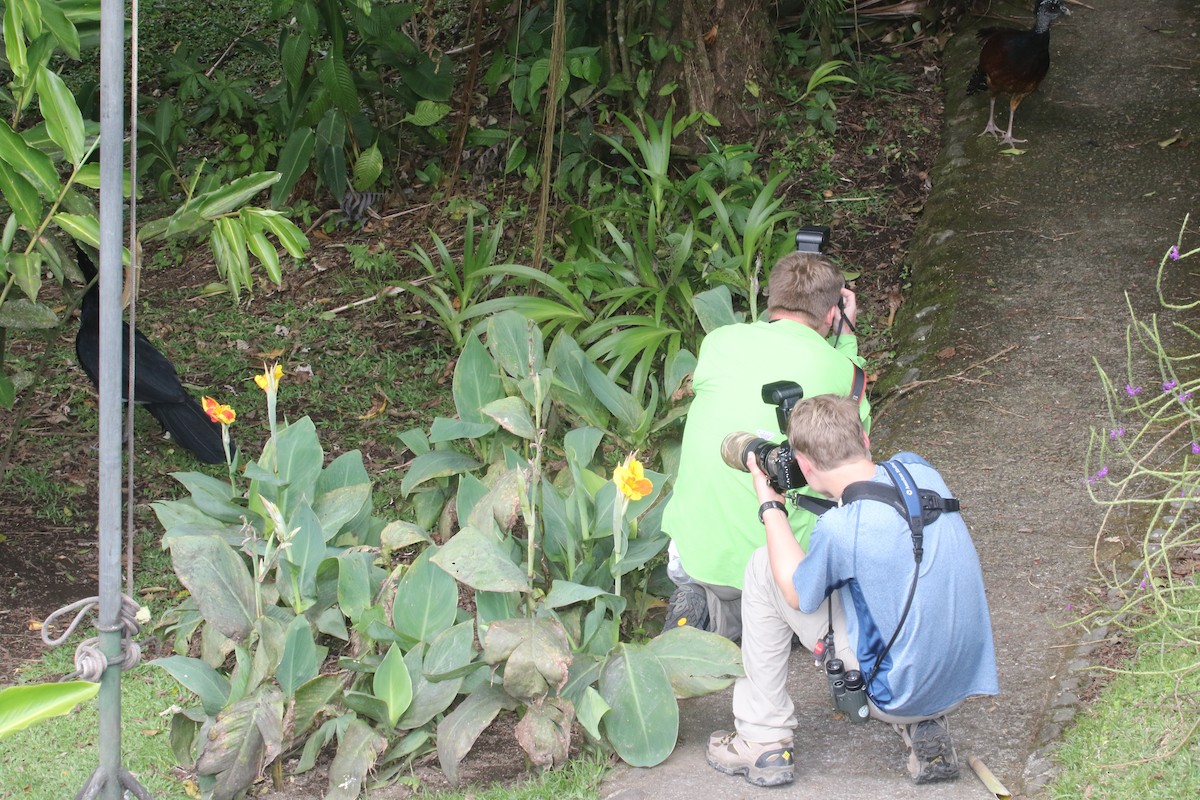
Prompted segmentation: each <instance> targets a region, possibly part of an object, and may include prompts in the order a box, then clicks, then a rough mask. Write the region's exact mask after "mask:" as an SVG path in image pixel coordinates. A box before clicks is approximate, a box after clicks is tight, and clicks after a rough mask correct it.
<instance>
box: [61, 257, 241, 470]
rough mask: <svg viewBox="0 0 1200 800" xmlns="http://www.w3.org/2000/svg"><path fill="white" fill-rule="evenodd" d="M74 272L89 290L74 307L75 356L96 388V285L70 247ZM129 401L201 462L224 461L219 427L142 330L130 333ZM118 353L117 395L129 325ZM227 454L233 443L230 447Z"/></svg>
mask: <svg viewBox="0 0 1200 800" xmlns="http://www.w3.org/2000/svg"><path fill="white" fill-rule="evenodd" d="M76 250H77V252H78V261H79V269H80V271H81V272H83V275H84V277H85V278H86V279H87V280H88V281H93V283H92V286H91V288H89V289H88V290H87V293H86V294H84V296H83V302H82V303H81V304H80V306H79V333H78V334H76V336H75V357H76V358H78V359H79V366H81V367H83V371H84V372H86V373H87V376H88V377H89V378H90V379H91V381H92V383H93V384H95V385H97V386H98V385H99V373H100V287H99V285H98V284H97V283H95V282H94V279H95V278H96V265H95V264H93V263H92V259H91V258H90V257H89V256H88V254H87V253H86V252H84V250H83V248H82V247H79V246H76ZM133 335H134V340H135V346H134V378H133V380H134V383H133V402H135V403H138V404H140V405H142V406H144V407H145V408H146V410H147V411H149V412H150V413H151V414H152V415H154V418H155V419H156V420H158V421H159V423H160V424H161V425H162V426H163V430H165V431H167V432H168V433H169V434H171V438H172V439H174V440H175V441H176V442H178V443H179V444H180V445H182V446H183V447H185V448H187V449H188V450H189V451H191V452H192V454H193V455H195V456H196V458H198V459H200V460H201V461H203V462H204V463H205V464H223V463H225V447H224V444H223V443H222V441H221V426H220V425H219V424H218V423H215V422H213V421H212V420H211V419H209V417H208V414H206V413H205V412H204V409H203V408H201V406H200V403H198V402H197V401H196V398H194V397H192V396H191V395H190V394H188V391H187V389H185V388H183V384H182V383H180V382H179V375H178V374H177V373H176V372H175V365H174V364H172V363H171V362H170V360H168V359H167V357H166V356H164V355H163V354H162V353H161V352H159V351H158V349H157V348H155V346H154V345H153V344H151V343H150V340H149V339H147V338H146V337H145V336H143V335H142V332H141V331H139V330H137V329H136V328H135V329H134V333H133ZM121 350H122V353H123V354H124V362H125V363H124V368H123V369H122V370H121V372H122V375H121V397H122V399H125V400H128V399H129V398H128V397H126V394H127V392H128V387H129V323H127V322H125V321H122V322H121ZM230 452H231V453H232V452H233V444H232V442H231V443H230Z"/></svg>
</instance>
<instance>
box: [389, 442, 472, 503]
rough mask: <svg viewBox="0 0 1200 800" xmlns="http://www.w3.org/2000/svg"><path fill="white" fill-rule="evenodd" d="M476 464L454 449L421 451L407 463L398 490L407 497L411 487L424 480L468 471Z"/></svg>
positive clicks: (413, 487)
mask: <svg viewBox="0 0 1200 800" xmlns="http://www.w3.org/2000/svg"><path fill="white" fill-rule="evenodd" d="M478 466H479V462H478V461H476V460H475V459H473V458H471V457H470V456H469V455H466V454H465V453H459V452H457V451H455V450H433V451H431V452H428V453H422V454H421V455H419V456H417V457H416V458H414V459H413V460H412V463H411V464H409V465H408V472H406V473H405V474H404V480H402V481H400V491H401V492H402V493H403V494H404V495H405V496H406V497H407V496H408V495H409V494H410V493H411V492H412V490H413V489H415V488H417V487H418V486H420V485H421V484H422V483H425V482H426V481H431V480H435V479H437V478H446V477H449V476H451V475H457V474H459V473H460V472H470V471H471V470H473V469H476V468H477V467H478Z"/></svg>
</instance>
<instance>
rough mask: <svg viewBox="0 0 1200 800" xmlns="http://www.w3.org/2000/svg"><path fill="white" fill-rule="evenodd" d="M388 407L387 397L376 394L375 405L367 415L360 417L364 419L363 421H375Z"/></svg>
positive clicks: (379, 393)
mask: <svg viewBox="0 0 1200 800" xmlns="http://www.w3.org/2000/svg"><path fill="white" fill-rule="evenodd" d="M387 407H388V399H387V395H385V394H384V393H383V392H376V393H375V405H373V406H371V407H370V408H369V409H368V410H367V413H365V414H363V415H362V416H361V417H359V419H362V420H366V419H375V418H376V417H378V416H379V415H380V414H383V413H384V412H386V411H387Z"/></svg>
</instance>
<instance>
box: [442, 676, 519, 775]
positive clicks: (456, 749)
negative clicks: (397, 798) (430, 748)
mask: <svg viewBox="0 0 1200 800" xmlns="http://www.w3.org/2000/svg"><path fill="white" fill-rule="evenodd" d="M516 705H517V704H516V703H515V702H514V701H513V699H512V698H511V697H509V696H508V695H507V694H506V693H505V692H504V691H503V690H502V689H500V688H499V687H496V686H487V685H485V686H482V687H480V688H479V689H476V690H475V691H474V692H472V693H471V694H470V695H469V696H468V697H467V699H466V700H463V701H462V703H460V704H459V706H458V708H456V709H454V710H453V711H452V712H450V713H449V714H447V715H446V717H445V719H443V720H442V721H441V722H440V723H438V726H437V751H438V763H439V764H441V767H442V772H443V773H445V775H446V779H447V780H449V781H450V783H451V784H452V785H457V784H458V766H459V764H461V763H462V760H463V758H464V757H465V756H466V755H467V753H469V752H471V747H472V746H474V744H475V740H476V739H478V738H479V734H481V733H483V731H484V730H485V729H486V728H487V726H488V725H491V724H492V720H494V719H495V718H496V715H497V714H499V713H500V711H501V710H502V709H509V710H512V709H514V708H516Z"/></svg>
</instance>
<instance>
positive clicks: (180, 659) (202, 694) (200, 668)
mask: <svg viewBox="0 0 1200 800" xmlns="http://www.w3.org/2000/svg"><path fill="white" fill-rule="evenodd" d="M150 663H151V664H153V665H154V666H156V667H161V668H162V669H164V670H166V671H167V672H168V673H169V674H170V675H171V677H172V678H174V679H175V680H177V681H179V682H180V683H181V684H183V687H184V688H185V689H187V690H188V691H190V692H192V693H193V694H194V695H196V696H197V697H199V698H200V705H201V706H203V708H204V713H205V714H208V715H209V716H210V717H215V716H216V715H217V714H218V713H219V712H220V711H221V709H222V708H224V707H225V703H226V702H227V701H228V700H229V679H228V678H226V677H225V676H224V675H222V674H221V673H220V672H217V671H216V670H215V669H213V668H212V667H210V666H209V665H208V664H206V663H204V662H203V661H201V660H200V659H198V658H189V657H187V656H179V655H175V656H167V657H166V658H156V659H154V660H153V661H151V662H150Z"/></svg>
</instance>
